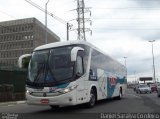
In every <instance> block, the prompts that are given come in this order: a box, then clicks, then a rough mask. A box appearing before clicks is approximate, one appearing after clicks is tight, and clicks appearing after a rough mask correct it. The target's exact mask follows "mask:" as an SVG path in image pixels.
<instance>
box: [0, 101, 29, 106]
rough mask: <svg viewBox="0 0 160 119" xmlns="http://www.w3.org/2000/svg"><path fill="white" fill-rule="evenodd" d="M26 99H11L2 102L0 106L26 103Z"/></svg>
mask: <svg viewBox="0 0 160 119" xmlns="http://www.w3.org/2000/svg"><path fill="white" fill-rule="evenodd" d="M25 103H26V101H25V100H22V101H9V102H0V106H11V105H16V104H25Z"/></svg>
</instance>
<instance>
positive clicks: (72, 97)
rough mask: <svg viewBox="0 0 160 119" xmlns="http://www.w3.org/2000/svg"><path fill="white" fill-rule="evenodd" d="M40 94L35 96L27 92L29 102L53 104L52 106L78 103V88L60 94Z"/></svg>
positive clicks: (31, 103)
mask: <svg viewBox="0 0 160 119" xmlns="http://www.w3.org/2000/svg"><path fill="white" fill-rule="evenodd" d="M39 94H40V96H37V95H36V96H35V95H32V94H29V93H26V99H27V101H26V102H27V104H29V105H52V106H54V105H55V106H69V105H76V90H73V91H71V92H68V93H65V94H60V95H58V96H51V95H50V96H48V95H47V94H46V96H42V95H44V93H39ZM48 94H49V93H48Z"/></svg>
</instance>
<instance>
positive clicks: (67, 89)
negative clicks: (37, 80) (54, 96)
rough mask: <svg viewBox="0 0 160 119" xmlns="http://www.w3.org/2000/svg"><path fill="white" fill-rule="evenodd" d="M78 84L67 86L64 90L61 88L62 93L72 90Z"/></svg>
mask: <svg viewBox="0 0 160 119" xmlns="http://www.w3.org/2000/svg"><path fill="white" fill-rule="evenodd" d="M77 86H78V85H74V86H71V87H68V88H65V89H64V90H62V91H61V92H63V93H68V92H71V91H72V90H74V89H76V88H77Z"/></svg>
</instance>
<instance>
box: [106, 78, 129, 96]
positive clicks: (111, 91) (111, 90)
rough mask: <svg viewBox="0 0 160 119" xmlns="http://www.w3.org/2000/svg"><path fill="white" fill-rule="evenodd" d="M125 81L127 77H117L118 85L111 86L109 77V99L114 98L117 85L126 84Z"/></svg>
mask: <svg viewBox="0 0 160 119" xmlns="http://www.w3.org/2000/svg"><path fill="white" fill-rule="evenodd" d="M125 80H126V79H125V77H123V78H119V77H117V80H116V84H115V85H111V83H110V80H109V77H108V78H107V98H111V97H112V95H113V93H114V90H115V87H116V85H117V83H120V84H124V83H125Z"/></svg>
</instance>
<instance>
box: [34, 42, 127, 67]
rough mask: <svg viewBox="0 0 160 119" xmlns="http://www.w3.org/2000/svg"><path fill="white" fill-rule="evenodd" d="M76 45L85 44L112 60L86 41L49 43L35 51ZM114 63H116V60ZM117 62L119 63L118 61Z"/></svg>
mask: <svg viewBox="0 0 160 119" xmlns="http://www.w3.org/2000/svg"><path fill="white" fill-rule="evenodd" d="M74 44H83V45H86V46H89V47H90V48H93V49H95V50H97V51H99V52H101V53H103V54H104V55H106V56H108V57H109V58H111V57H110V56H109V55H107V54H106V53H105V52H103V51H102V50H100V49H99V48H97V47H95V46H94V45H92V44H91V43H89V42H86V41H79V40H76V41H64V42H54V43H49V44H45V45H41V46H39V47H37V48H35V49H34V51H38V50H45V49H50V48H55V47H61V46H67V45H74ZM111 59H112V60H114V59H113V58H111ZM114 61H116V60H114ZM116 62H117V63H118V61H116ZM121 65H122V64H121ZM123 66H124V65H123Z"/></svg>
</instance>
